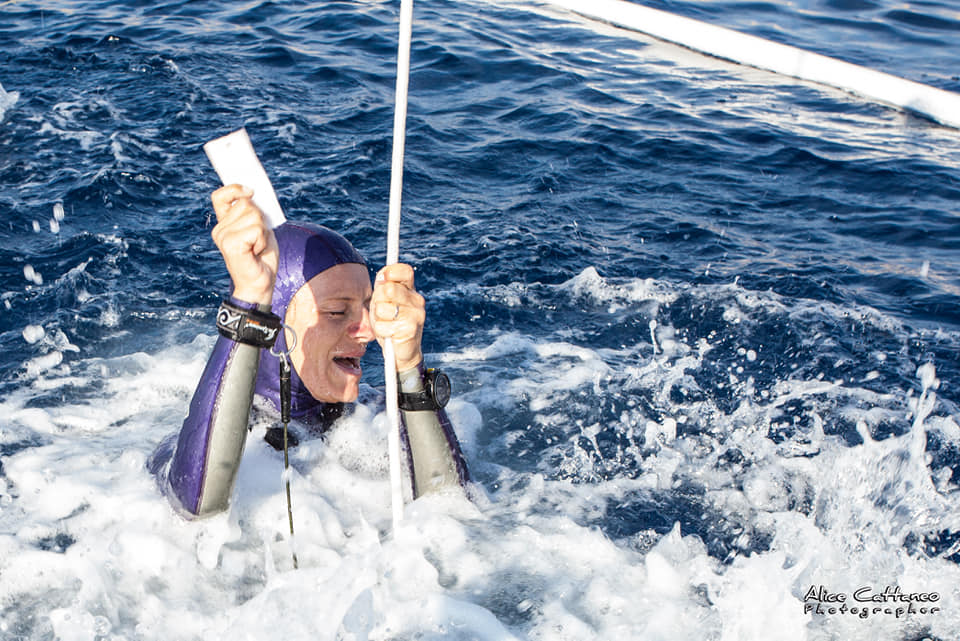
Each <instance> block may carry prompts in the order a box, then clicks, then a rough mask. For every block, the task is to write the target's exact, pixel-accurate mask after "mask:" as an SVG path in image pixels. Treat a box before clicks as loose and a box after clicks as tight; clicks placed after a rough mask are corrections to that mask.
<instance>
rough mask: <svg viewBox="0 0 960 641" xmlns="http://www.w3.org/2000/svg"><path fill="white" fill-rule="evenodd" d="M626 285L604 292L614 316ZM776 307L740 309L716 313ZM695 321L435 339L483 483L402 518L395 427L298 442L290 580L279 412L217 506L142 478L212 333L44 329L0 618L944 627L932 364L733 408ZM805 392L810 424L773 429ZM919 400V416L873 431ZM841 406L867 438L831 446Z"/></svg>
mask: <svg viewBox="0 0 960 641" xmlns="http://www.w3.org/2000/svg"><path fill="white" fill-rule="evenodd" d="M612 286H613V285H610V284H607V285H602V287H603V290H604V291H606V288H607V287H612ZM656 286H657V287H664V286H663V285H662V284H660V285H656ZM564 287H565V286H564V285H559V286H557V288H559V289H561V290H562V289H563V288H564ZM665 289H669V288H665ZM622 291H623V292H624V293H623V294H622V295H621V296H622V297H621V298H620V299H617V298H614V300H612V301H608V302H612V303H613V304H618V305H619V304H626V303H625V298H626V297H629V296H630V295H631V294H630V293H629V292H630V291H632V290H631V288H630V287H626V288H624V289H623V290H622ZM587 295H589V292H587ZM707 295H710V296H716V295H717V294H716V292H715V291H713V290H711V292H710V293H708V294H707ZM733 296H734V297H736V294H735V293H734V294H733ZM724 300H726V299H724ZM637 303H638V304H640V305H643V304H644V303H643V301H637ZM776 305H777V301H776V300H774V299H772V298H771V300H770V301H769V305H768V304H767V301H765V300H763V299H762V298H761V299H760V300H754V301H751V304H749V305H748V304H743V305H742V306H741V305H739V304H738V308H739V309H740V313H738V314H737V315H736V316H735V317H732V318H731V320H730V321H728V322H730V323H733V322H735V321H738V326H742V325H743V324H744V323H750V322H752V320H751V319H752V315H753V314H756V313H759V312H760V311H762V310H767V309H773V308H775V307H776ZM751 310H753V311H751ZM790 313H800V312H798V311H797V310H794V311H792V312H790ZM681 330H682V328H676V327H672V326H670V325H669V324H668V323H666V322H665V321H662V320H661V321H660V322H659V323H658V325H657V332H658V338H657V339H658V341H659V342H661V343H662V346H663V349H662V351H661V352H658V353H657V354H653V353H652V352H651V350H650V344H649V337H645V336H642V335H640V336H637V337H636V342H635V343H634V344H628V345H624V346H622V347H621V348H619V349H615V350H614V349H609V348H604V349H594V348H591V347H589V346H583V345H577V344H574V343H572V342H569V341H567V340H564V339H560V338H558V337H556V336H536V337H534V336H526V335H522V334H519V333H516V332H514V333H504V332H498V331H492V332H491V334H490V337H489V340H488V341H487V342H483V340H482V339H480V340H478V341H477V344H475V345H474V346H472V347H469V348H464V349H463V350H461V351H457V352H453V351H451V352H447V353H444V354H438V355H434V358H435V359H436V360H439V361H442V362H444V364H445V366H446V367H447V368H448V369H449V370H450V371H451V373H452V374H453V375H454V378H455V380H472V381H475V382H474V383H473V385H472V387H469V388H467V389H464V390H463V391H462V392H461V393H459V394H458V396H457V397H456V398H455V399H454V401H453V402H452V403H451V406H450V411H451V416H452V419H453V422H454V423H455V425H456V427H457V430H458V433H459V434H460V435H461V437H462V440H463V443H464V448H465V451H466V453H467V457H468V460H469V461H470V462H471V466H472V471H473V474H474V476H475V478H477V479H479V480H480V481H481V482H482V484H483V486H484V488H485V489H486V492H482V491H481V492H477V493H476V494H475V497H474V500H473V501H468V500H466V499H465V498H463V497H461V496H459V495H457V494H451V495H440V496H433V497H429V498H426V499H421V500H418V501H416V502H414V503H411V504H408V505H407V507H406V510H405V520H404V523H403V526H402V527H401V529H400V530H399V531H397V532H395V533H391V532H390V524H391V521H392V518H391V513H390V488H389V479H388V472H387V468H388V465H387V460H386V455H385V422H384V420H383V417H382V415H379V414H377V413H376V410H374V409H371V408H370V407H368V406H365V405H362V406H360V407H359V408H358V410H357V412H356V413H355V414H353V415H351V416H350V417H348V418H347V419H345V420H343V421H341V423H340V424H338V426H337V428H336V429H335V430H333V431H332V432H331V433H329V434H328V435H327V436H326V437H325V438H324V439H313V440H306V441H304V442H303V443H301V445H300V446H299V447H297V448H295V449H294V450H292V451H291V465H292V468H291V470H290V471H289V472H288V475H289V478H290V479H291V483H292V494H293V496H292V499H293V506H294V507H293V509H294V519H295V527H296V532H297V535H296V542H295V543H296V552H297V556H298V559H299V564H300V569H299V570H296V571H294V570H293V569H292V561H291V556H290V553H291V543H292V541H290V537H289V533H288V531H287V519H286V501H285V497H284V485H283V481H284V478H285V477H284V472H283V462H282V455H281V454H280V453H278V452H275V451H274V450H273V449H272V448H270V447H269V446H268V445H266V444H265V443H264V441H263V440H262V435H263V429H264V427H265V425H256V426H255V427H254V430H253V431H252V432H251V434H250V436H249V439H248V443H247V446H246V452H245V454H244V458H243V461H242V464H241V467H240V471H239V476H238V481H237V486H236V490H235V493H234V497H233V501H232V507H231V510H230V511H229V512H228V513H227V514H222V515H219V516H216V517H213V518H209V519H203V520H195V521H190V520H185V519H183V518H182V517H181V516H180V515H178V514H177V513H176V512H175V511H174V510H173V509H172V508H171V507H170V505H169V504H168V503H167V501H166V500H165V499H164V498H163V497H162V496H161V494H160V492H159V491H158V489H157V487H156V486H155V483H154V479H153V478H152V477H151V476H150V474H149V473H148V472H147V470H146V461H147V459H148V458H149V456H150V455H151V453H152V451H153V448H154V447H155V446H156V444H157V443H159V442H160V441H161V440H162V439H163V438H164V437H165V436H167V435H168V434H170V433H173V432H175V431H176V430H177V429H178V428H179V424H180V421H181V420H182V417H183V415H184V413H185V411H186V408H187V404H188V401H189V398H190V395H191V393H192V391H193V390H192V388H193V385H194V382H195V381H196V380H197V378H198V377H199V375H200V372H201V370H202V368H203V366H204V359H205V356H206V354H207V352H208V350H209V348H210V346H211V345H212V340H213V339H212V337H209V336H202V337H199V338H198V339H197V340H196V341H195V342H194V343H192V344H189V345H182V346H175V347H167V348H163V349H159V350H158V351H155V352H153V353H134V354H129V355H126V356H122V357H117V358H111V359H102V358H94V357H83V355H82V353H78V352H70V351H69V345H70V341H69V340H67V338H66V337H63V338H59V337H58V335H57V332H56V331H54V330H51V329H48V330H47V332H46V334H47V336H45V337H44V338H43V339H42V340H41V341H38V342H37V343H36V344H37V345H41V346H46V347H47V348H58V349H55V351H51V352H50V353H49V354H47V355H45V356H44V357H42V358H47V359H49V362H47V363H45V365H46V367H40V366H39V365H37V366H36V367H34V369H33V370H32V378H26V379H24V380H23V383H22V385H21V386H20V387H18V388H17V389H15V390H13V391H12V393H10V394H8V395H7V396H6V397H5V398H3V399H0V415H2V416H4V417H6V418H5V423H4V426H3V431H2V432H0V444H3V446H4V448H5V450H6V451H8V452H10V453H9V454H8V455H7V456H5V457H4V461H3V473H4V475H3V476H2V477H0V481H2V483H0V493H2V496H0V506H2V508H3V509H2V511H0V573H2V575H3V577H4V580H3V581H2V582H0V603H2V604H3V605H2V609H0V623H2V625H3V626H5V631H6V634H13V635H19V637H17V636H15V637H14V638H25V639H42V638H52V637H54V636H59V637H60V638H98V637H100V638H116V639H119V638H142V639H169V638H180V639H262V638H285V639H291V640H297V639H311V640H313V639H351V638H353V639H400V638H423V639H441V638H442V639H491V640H506V639H513V638H519V639H538V640H539V639H545V640H546V639H549V640H559V639H570V640H574V639H575V640H577V641H581V640H583V639H597V640H607V639H663V640H666V641H675V640H681V639H698V640H699V639H730V640H734V639H736V640H737V641H741V640H743V641H752V640H760V639H769V638H771V634H773V632H772V631H776V634H775V636H776V638H782V639H798V640H800V639H831V638H889V639H902V638H905V637H908V636H909V634H910V633H911V631H916V630H917V629H924V630H926V631H927V632H926V633H927V634H929V635H930V636H932V637H939V638H955V636H956V633H957V631H958V630H960V608H958V607H957V606H958V604H960V591H958V588H957V586H958V585H960V568H958V566H957V564H956V563H953V562H950V561H947V560H945V559H942V558H940V557H934V558H931V557H929V556H927V555H924V554H922V553H917V552H916V551H911V549H910V540H911V538H910V537H911V536H912V535H914V536H915V535H916V534H924V533H936V532H938V531H940V530H944V529H952V530H953V531H960V517H958V515H960V505H958V502H960V491H958V487H957V484H956V482H955V481H953V480H952V479H951V478H950V475H949V474H944V473H942V472H940V473H938V474H937V475H935V477H934V476H933V475H931V473H930V472H931V468H930V466H929V464H928V462H927V461H926V459H925V457H924V456H923V455H922V453H921V455H920V456H919V457H918V456H917V445H918V444H921V443H925V442H926V437H927V435H928V434H930V433H933V432H936V433H937V434H938V438H940V439H942V440H945V441H947V442H950V443H954V444H960V427H958V417H957V416H956V415H955V414H952V413H951V412H952V410H950V409H949V407H948V406H944V405H943V404H941V403H938V401H937V398H936V395H935V391H936V389H937V386H938V384H939V385H941V386H942V385H944V384H946V383H945V382H940V383H938V375H937V372H936V368H935V367H934V366H933V365H931V364H927V363H923V364H918V366H917V370H916V377H915V385H914V389H915V391H914V392H913V400H912V404H913V409H912V410H909V409H908V405H909V404H910V402H911V401H910V400H909V399H908V398H907V395H906V391H904V390H887V391H885V392H882V393H881V392H877V391H874V390H870V389H864V388H859V387H857V386H856V383H852V382H846V383H842V384H841V383H837V382H834V381H823V380H818V379H816V378H815V377H810V378H784V379H782V380H779V381H776V382H775V384H773V385H771V386H769V389H768V390H766V391H767V395H766V396H763V395H761V394H759V393H757V392H756V391H755V390H754V391H751V390H752V389H753V388H751V387H750V385H748V384H747V383H746V381H742V382H739V383H736V384H734V383H731V385H733V386H734V387H735V388H736V390H737V392H736V394H737V395H738V399H737V400H738V402H737V403H735V404H733V405H732V406H731V407H724V406H721V404H720V403H719V402H718V401H717V400H716V399H713V398H711V397H710V396H708V395H704V394H703V392H702V390H700V391H699V393H697V392H698V383H697V378H696V375H698V374H701V373H702V371H703V370H704V369H705V368H706V367H708V366H709V365H711V364H713V363H712V361H711V360H710V359H712V358H714V354H715V353H716V352H715V349H716V348H715V347H714V346H712V345H710V344H709V343H707V342H706V340H705V339H704V340H700V339H696V340H693V339H689V340H688V339H687V338H685V336H684V332H683V331H681ZM644 333H645V328H644V330H642V331H641V332H640V334H644ZM750 349H753V348H752V347H751V348H745V349H744V351H743V352H742V353H740V352H739V350H734V352H735V353H736V357H737V358H738V359H739V360H738V362H742V363H747V364H756V363H757V362H758V361H759V360H760V358H763V357H762V356H761V357H760V358H758V359H757V361H754V360H751V358H750V354H749V351H750ZM64 353H69V354H71V360H70V361H69V362H64V360H63V354H64ZM52 354H57V355H59V356H51V355H52ZM761 354H762V353H761ZM57 359H59V360H57ZM878 360H879V359H878ZM54 361H57V362H54ZM612 363H619V364H620V365H619V366H617V367H613V366H611V364H612ZM623 363H630V364H629V365H626V366H624V365H623ZM746 374H747V373H744V374H741V375H740V376H741V377H744V378H745V377H746ZM78 391H79V393H78ZM684 393H686V394H689V397H685V396H684ZM678 394H679V396H678ZM37 398H44V399H49V398H59V399H60V400H59V401H58V402H54V403H52V404H51V403H48V402H44V403H36V402H35V399H37ZM679 399H688V400H679ZM800 401H802V402H805V403H808V407H809V418H810V425H809V426H808V427H806V428H804V429H801V430H798V433H797V435H795V436H794V437H792V438H788V439H786V440H783V441H780V442H777V441H775V440H773V439H771V438H770V436H769V431H770V429H771V427H772V426H773V425H774V424H776V423H778V422H779V421H782V420H784V419H783V418H782V417H781V416H780V413H781V412H782V411H783V408H785V407H787V406H790V405H791V404H796V403H797V402H800ZM907 411H912V417H911V419H910V420H911V421H912V426H911V429H909V430H907V431H905V432H904V433H902V434H901V435H899V436H896V435H895V436H890V437H887V438H883V439H874V438H871V437H870V434H871V433H873V431H874V430H875V428H876V427H877V426H878V425H882V424H885V423H888V422H889V421H891V420H894V419H892V418H891V417H898V418H897V419H896V420H900V421H902V420H903V417H904V415H905V413H906V412H907ZM846 415H849V416H850V417H852V418H854V419H855V420H856V421H857V422H858V423H859V424H861V433H862V434H864V435H865V436H866V438H864V441H863V443H861V444H859V445H850V444H848V443H846V442H844V441H843V439H841V438H840V437H838V436H835V435H832V433H831V434H830V435H828V434H827V432H828V431H829V432H832V430H829V428H831V427H833V425H832V424H831V422H833V421H838V420H841V419H842V418H844V416H846ZM510 416H525V417H527V419H526V420H527V421H528V423H529V424H528V425H527V426H526V427H524V426H523V425H517V424H512V423H510V421H505V420H504V418H503V417H510ZM611 439H616V440H617V443H616V447H611V445H610V443H611ZM544 443H546V445H544ZM534 449H539V450H543V451H542V452H541V453H540V454H538V455H537V457H536V458H535V460H533V461H532V462H528V460H529V451H531V450H534ZM525 450H526V452H527V453H525ZM734 451H736V452H738V453H739V454H738V456H739V458H737V457H733V456H732V455H731V453H732V452H734ZM948 471H949V470H948ZM683 497H687V499H686V500H689V501H692V506H693V507H688V508H687V509H688V510H689V509H693V510H695V511H696V512H699V513H700V514H702V518H703V519H704V527H703V529H702V530H699V533H695V532H693V531H691V528H690V527H689V526H688V525H681V524H679V523H673V524H672V527H670V524H668V526H667V527H666V528H665V529H664V528H663V527H662V523H661V524H660V525H656V529H654V526H655V524H653V523H652V524H651V526H650V527H649V528H647V529H640V530H639V531H635V532H626V533H619V534H617V533H615V532H614V531H613V530H609V529H607V528H609V527H610V524H611V523H612V522H613V521H615V520H616V518H617V512H618V510H621V509H627V510H629V509H632V508H634V507H635V508H636V509H640V510H649V511H651V513H657V514H664V515H669V514H674V513H675V512H671V509H672V508H671V505H672V504H673V502H675V501H677V500H678V499H681V498H683ZM638 518H639V517H633V520H634V521H636V520H637V519H638ZM711 533H712V534H711ZM713 535H719V536H718V538H717V539H716V540H714V538H711V537H712V536H713ZM718 540H719V541H721V542H723V543H724V545H726V546H728V547H727V548H726V551H725V552H724V553H723V554H718V552H717V550H716V549H712V546H716V545H717V544H718V543H717V541H718ZM820 585H823V586H825V587H827V588H828V589H829V590H830V591H832V592H836V593H843V594H845V595H847V596H848V598H849V599H850V600H852V596H851V595H852V594H853V592H854V591H856V590H857V589H859V588H861V587H864V586H867V587H870V588H871V589H875V590H876V591H880V590H882V589H883V588H884V587H885V586H887V585H896V586H900V587H901V588H902V589H903V591H905V592H937V593H938V594H939V595H940V597H941V602H942V605H943V609H942V611H941V612H939V613H937V614H936V615H929V614H928V615H920V614H915V615H910V616H902V617H899V618H898V617H896V616H894V615H893V614H885V613H883V612H880V613H877V614H871V615H870V616H869V617H868V618H866V619H861V618H859V616H852V615H850V614H846V615H841V614H833V615H830V614H816V613H813V612H805V611H804V606H805V603H804V600H803V599H804V595H805V594H806V593H807V592H808V590H809V589H810V587H811V586H820ZM806 605H809V602H808V603H806Z"/></svg>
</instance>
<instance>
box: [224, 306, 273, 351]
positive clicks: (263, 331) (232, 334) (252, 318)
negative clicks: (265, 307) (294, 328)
mask: <svg viewBox="0 0 960 641" xmlns="http://www.w3.org/2000/svg"><path fill="white" fill-rule="evenodd" d="M217 330H218V331H219V332H220V335H221V336H223V337H225V338H229V339H230V340H232V341H236V342H238V343H243V344H244V345H253V346H254V347H273V344H274V343H275V342H276V341H277V336H278V335H279V334H280V317H279V316H277V315H276V314H271V313H269V312H261V311H260V310H257V309H244V308H242V307H240V306H238V305H234V304H233V303H231V302H230V301H228V300H225V301H223V302H222V303H220V310H219V311H218V312H217Z"/></svg>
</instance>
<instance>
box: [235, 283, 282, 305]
mask: <svg viewBox="0 0 960 641" xmlns="http://www.w3.org/2000/svg"><path fill="white" fill-rule="evenodd" d="M230 297H231V298H233V299H235V300H236V301H237V302H240V303H246V304H248V305H256V306H266V308H267V309H270V304H271V303H272V302H273V289H270V291H268V292H262V291H254V290H246V289H241V288H239V287H235V288H234V289H233V294H231V296H230Z"/></svg>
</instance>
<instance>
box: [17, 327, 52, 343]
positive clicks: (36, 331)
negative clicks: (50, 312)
mask: <svg viewBox="0 0 960 641" xmlns="http://www.w3.org/2000/svg"><path fill="white" fill-rule="evenodd" d="M45 335H46V332H45V331H44V329H43V327H42V326H41V325H27V326H26V327H24V328H23V340H25V341H27V342H28V343H30V344H31V345H32V344H33V343H36V342H37V341H39V340H42V339H43V337H44V336H45Z"/></svg>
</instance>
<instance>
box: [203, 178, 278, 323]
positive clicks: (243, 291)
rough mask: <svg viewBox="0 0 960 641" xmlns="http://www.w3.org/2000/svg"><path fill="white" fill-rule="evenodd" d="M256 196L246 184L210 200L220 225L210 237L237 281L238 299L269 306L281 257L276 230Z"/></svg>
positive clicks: (226, 189)
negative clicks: (256, 202) (266, 217)
mask: <svg viewBox="0 0 960 641" xmlns="http://www.w3.org/2000/svg"><path fill="white" fill-rule="evenodd" d="M252 196H253V191H251V190H250V189H248V188H247V187H244V186H242V185H226V186H225V187H221V188H220V189H218V190H216V191H215V192H213V194H211V195H210V200H211V201H212V202H213V210H214V211H215V212H216V214H217V224H216V226H214V228H213V231H212V232H211V234H210V235H211V236H212V237H213V242H214V243H216V245H217V248H218V249H219V250H220V254H221V255H222V256H223V262H224V264H226V266H227V271H228V272H229V273H230V278H231V279H233V296H234V298H237V299H239V300H242V301H244V302H247V303H258V304H265V305H269V304H270V302H271V301H272V300H273V284H274V282H275V281H276V278H277V265H278V262H279V255H280V254H279V250H278V248H277V239H276V237H275V236H274V235H273V230H271V229H270V228H268V227H267V225H266V223H265V222H264V220H263V212H261V211H260V208H259V207H257V206H256V205H255V204H254V203H253V200H252Z"/></svg>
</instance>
